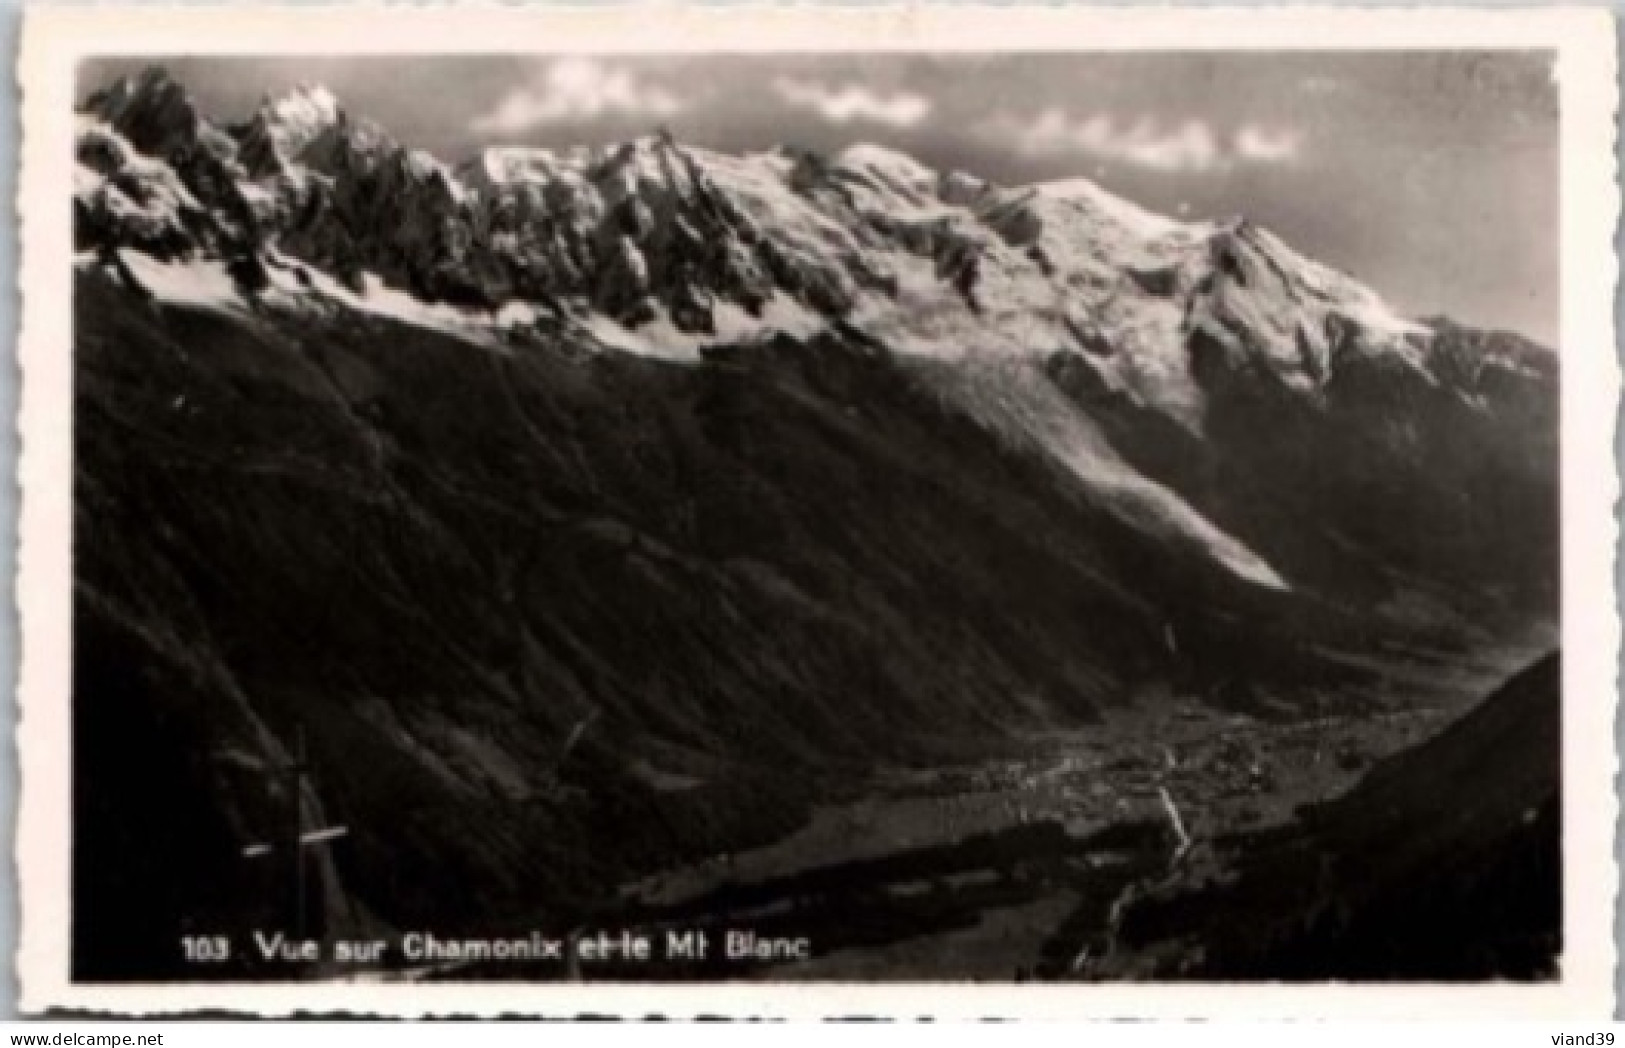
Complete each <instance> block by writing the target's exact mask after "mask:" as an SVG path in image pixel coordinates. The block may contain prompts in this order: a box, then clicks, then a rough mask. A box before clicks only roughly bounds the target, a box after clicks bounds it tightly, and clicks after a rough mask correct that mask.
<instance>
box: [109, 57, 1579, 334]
mask: <svg viewBox="0 0 1625 1048" xmlns="http://www.w3.org/2000/svg"><path fill="white" fill-rule="evenodd" d="M149 64H161V65H164V66H165V67H167V68H168V69H169V70H170V72H171V73H173V74H174V75H175V76H177V77H178V78H179V79H181V80H182V82H184V83H185V84H186V85H187V86H188V87H189V88H190V89H191V90H192V91H193V93H194V94H195V95H196V96H197V97H198V98H199V100H200V102H201V103H202V105H203V108H204V109H205V111H206V112H208V113H210V114H211V115H213V116H214V117H216V118H217V119H220V120H223V121H228V122H229V121H235V120H240V119H244V118H246V117H247V116H248V115H249V114H250V113H252V111H253V109H254V107H255V106H256V105H258V104H259V102H260V101H261V99H262V98H264V97H265V96H266V95H275V94H278V93H281V92H283V91H285V90H287V89H289V88H292V87H293V86H295V85H297V84H301V83H320V84H323V85H325V86H326V87H328V88H329V89H330V90H332V91H333V92H334V93H335V94H336V95H338V97H339V99H340V101H341V103H342V104H343V105H344V107H345V108H346V109H347V110H349V111H350V112H352V113H354V114H357V115H361V116H365V117H369V118H371V119H373V120H376V121H377V122H379V123H380V124H382V125H383V126H384V127H386V128H387V129H388V130H389V131H390V132H391V133H392V134H393V135H394V136H395V137H396V138H398V139H400V140H401V141H402V142H404V143H406V144H408V145H412V146H416V147H421V148H425V149H428V150H430V151H431V152H433V153H435V154H437V155H439V156H440V157H442V158H443V159H446V160H449V161H458V160H462V159H464V158H466V157H468V156H470V155H472V154H473V153H474V152H476V151H477V150H478V149H479V148H481V147H482V146H485V145H491V144H519V145H536V146H548V147H561V146H571V145H578V144H586V145H600V144H604V143H608V142H614V141H620V140H623V139H625V138H628V137H631V136H634V135H639V134H646V133H649V132H650V131H653V130H655V129H657V128H662V127H664V128H666V129H668V130H670V131H671V132H672V133H673V134H674V135H675V136H676V137H677V138H678V139H679V140H680V141H683V142H687V143H692V144H694V145H699V146H706V147H709V148H713V149H720V150H725V151H728V152H745V151H752V150H760V149H767V148H771V147H772V146H774V145H778V144H788V145H796V146H801V147H804V148H811V149H816V150H820V151H827V152H834V151H837V150H839V149H841V148H842V147H844V146H846V145H848V144H851V143H853V142H874V143H879V144H881V145H886V146H890V147H892V148H895V149H900V150H902V151H904V152H907V153H909V154H911V155H913V156H915V157H916V158H918V159H919V160H921V161H922V162H924V163H926V164H928V165H930V166H932V167H935V168H939V169H944V170H947V169H961V170H966V171H970V172H973V173H975V174H977V175H980V176H982V177H984V178H988V179H991V180H993V181H995V182H998V183H1001V184H1006V185H1020V184H1025V183H1029V182H1034V181H1040V180H1045V179H1054V178H1069V177H1078V176H1082V177H1086V178H1090V179H1093V180H1094V181H1096V182H1097V183H1099V184H1100V185H1101V186H1103V187H1105V188H1106V189H1109V190H1111V191H1113V192H1115V193H1118V194H1119V195H1122V196H1124V197H1127V198H1129V199H1130V200H1133V201H1135V202H1136V203H1139V204H1141V205H1143V206H1145V207H1148V208H1150V209H1151V210H1153V211H1158V212H1161V213H1164V214H1168V215H1173V216H1181V217H1188V218H1193V219H1204V218H1206V219H1224V218H1229V217H1232V216H1236V215H1246V216H1248V217H1250V218H1252V219H1254V220H1255V221H1257V222H1259V223H1261V224H1263V225H1264V226H1266V227H1268V228H1270V229H1273V230H1274V231H1276V232H1277V233H1279V234H1280V235H1281V236H1282V237H1283V238H1284V239H1286V240H1287V241H1288V242H1289V243H1291V244H1293V245H1294V246H1295V247H1297V248H1298V249H1299V250H1301V251H1303V252H1304V253H1306V254H1308V255H1311V256H1313V257H1315V258H1318V259H1320V260H1321V261H1324V262H1327V263H1329V264H1331V265H1334V266H1336V267H1337V268H1339V269H1342V270H1344V271H1345V272H1348V273H1350V274H1352V275H1354V276H1355V277H1357V278H1359V279H1360V280H1362V281H1364V282H1365V283H1367V284H1368V285H1370V286H1372V287H1374V288H1375V289H1376V290H1377V291H1378V292H1379V293H1381V294H1382V295H1383V297H1384V298H1385V299H1387V300H1388V301H1389V302H1390V303H1392V304H1393V305H1394V306H1395V307H1396V308H1397V309H1399V310H1400V311H1401V312H1404V313H1407V314H1410V315H1416V316H1422V315H1432V314H1438V313H1444V314H1448V315H1450V316H1452V317H1453V318H1455V319H1457V320H1459V321H1462V322H1464V323H1469V324H1474V325H1478V326H1484V327H1496V328H1506V329H1509V330H1513V331H1518V332H1520V333H1522V334H1525V335H1528V336H1530V337H1532V338H1536V339H1538V340H1540V341H1542V342H1545V343H1547V344H1549V345H1553V346H1555V345H1556V344H1557V336H1558V297H1559V296H1558V286H1559V285H1558V258H1559V243H1558V156H1559V138H1558V131H1559V120H1558V85H1557V83H1556V79H1555V75H1554V68H1553V57H1552V55H1551V54H1550V53H1546V52H1533V51H1531V52H1510V51H1500V52H1461V51H1456V52H1448V53H1445V52H1316V53H1308V52H1299V53H1291V52H1271V53H1268V54H1265V53H1262V52H1243V51H1226V52H1210V53H1201V52H1177V53H1173V52H1161V53H1159V52H1140V53H1123V52H1116V53H1044V54H1030V53H1029V54H1019V55H1016V54H929V53H921V54H808V55H738V54H730V55H659V56H655V55H605V56H583V55H571V56H547V55H536V56H531V55H500V56H495V55H493V56H466V55H465V56H423V55H412V56H376V57H374V56H369V57H332V56H320V57H313V56H276V57H269V58H257V57H240V56H233V57H198V56H186V57H175V58H158V59H154V58H150V57H144V58H141V59H120V58H107V59H96V60H92V61H89V62H87V63H86V64H85V66H84V67H83V68H82V69H81V70H80V88H81V95H85V94H88V93H89V92H90V91H91V90H93V89H94V88H96V87H98V86H101V85H103V84H105V83H107V82H108V81H110V80H111V79H113V78H114V77H115V76H117V75H119V74H121V73H125V72H133V71H136V70H138V69H140V68H141V67H143V66H145V65H149Z"/></svg>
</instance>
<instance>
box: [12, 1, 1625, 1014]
mask: <svg viewBox="0 0 1625 1048" xmlns="http://www.w3.org/2000/svg"><path fill="white" fill-rule="evenodd" d="M1458 2H1459V0H1458ZM23 6H24V4H23V2H22V0H0V53H4V54H5V55H6V56H7V57H6V62H7V70H8V75H7V77H6V86H5V88H4V90H0V154H3V161H0V200H4V201H5V207H6V220H5V221H4V222H0V287H3V288H4V289H5V291H4V293H0V331H3V332H5V333H6V337H7V338H8V339H11V340H14V339H15V337H16V329H17V317H18V311H17V306H18V297H17V290H16V280H17V271H16V265H17V228H16V178H17V157H18V149H17V145H18V142H19V130H20V129H19V123H18V105H17V103H18V88H17V83H16V51H17V43H18V38H19V28H20V24H21V12H22V8H23ZM832 6H836V5H832ZM839 6H864V5H862V4H842V5H839ZM1320 6H1331V5H1329V4H1321V5H1320ZM1363 6H1373V7H1382V6H1391V7H1400V6H1405V5H1403V4H1398V3H1392V4H1389V3H1383V4H1368V5H1363ZM1468 6H1476V7H1485V8H1490V7H1516V6H1531V5H1529V4H1524V5H1519V4H1515V3H1486V2H1482V0H1481V2H1478V3H1474V4H1470V5H1468ZM1591 6H1596V7H1606V8H1609V9H1611V10H1613V11H1614V12H1615V15H1616V18H1618V17H1619V16H1620V15H1622V14H1625V0H1612V2H1611V3H1606V4H1593V5H1591ZM1615 38H1616V47H1618V46H1621V45H1622V44H1625V32H1622V31H1621V29H1620V26H1619V25H1617V24H1616V27H1615ZM1616 149H1617V150H1618V156H1619V157H1620V158H1622V159H1625V149H1621V148H1620V143H1619V139H1618V138H1616ZM1622 242H1625V241H1622V238H1621V237H1620V236H1619V231H1618V230H1616V232H1615V245H1616V251H1618V250H1619V249H1620V245H1621V243H1622ZM1616 294H1617V292H1616ZM1622 307H1625V299H1621V298H1616V302H1615V313H1616V317H1617V318H1619V320H1620V322H1621V325H1622V326H1625V308H1622ZM1531 333H1534V332H1531ZM1536 334H1538V333H1536ZM13 344H14V341H13ZM1616 348H1617V347H1616ZM17 392H18V373H17V367H16V358H15V354H11V355H10V356H9V358H8V362H7V364H6V365H5V366H4V367H3V368H0V419H4V420H7V422H6V423H5V424H4V425H0V493H3V495H0V499H3V502H4V506H3V507H0V578H3V579H5V580H6V587H7V589H6V592H7V593H8V594H9V593H10V592H11V586H12V585H13V582H14V579H15V571H16V543H17V518H16V511H17V492H18V489H17V474H16V465H17V433H16V429H15V425H14V423H12V422H11V421H10V420H14V419H15V418H16V412H17ZM1622 446H1625V442H1621V441H1620V440H1619V437H1618V434H1617V431H1616V445H1615V450H1616V456H1617V455H1618V454H1619V452H1620V449H1621V447H1622ZM1615 575H1616V580H1620V581H1621V582H1622V583H1625V572H1622V571H1621V570H1620V565H1619V559H1618V557H1617V556H1616V563H1615ZM18 651H19V644H18V621H17V609H16V605H15V602H14V601H13V600H11V599H9V598H8V599H5V600H3V601H0V690H3V691H4V693H5V694H8V695H15V691H16V672H17V656H18ZM15 726H16V707H15V702H14V701H9V702H0V739H4V740H6V741H5V744H4V745H0V840H3V841H5V842H7V844H6V848H7V851H8V859H7V861H5V862H0V896H3V898H4V905H0V970H3V973H4V977H3V978H0V1018H6V1019H10V1018H16V1017H17V1012H16V1002H17V979H16V971H15V954H16V948H17V930H18V922H19V917H20V912H19V908H18V903H17V892H16V884H17V880H16V868H15V865H14V863H13V862H12V861H10V858H9V851H10V847H11V845H10V842H11V841H12V840H13V839H14V832H15V822H16V800H17V796H18V779H17V761H16V751H15V744H14V738H15ZM1621 742H1625V734H1622V733H1621V731H1620V725H1616V746H1618V745H1619V744H1620V743H1621ZM1616 789H1617V784H1616ZM1621 825H1625V822H1622V823H1621ZM1619 837H1620V833H1619V830H1618V828H1616V835H1615V838H1616V839H1615V850H1616V857H1619V856H1620V854H1621V853H1620V850H1619ZM1615 920H1616V924H1615V941H1616V942H1625V919H1621V917H1620V916H1619V915H1618V914H1616V918H1615ZM1621 997H1625V978H1622V977H1621V974H1620V972H1618V971H1616V973H1615V1015H1616V1018H1625V1009H1621V1008H1620V1004H1619V1001H1620V998H1621Z"/></svg>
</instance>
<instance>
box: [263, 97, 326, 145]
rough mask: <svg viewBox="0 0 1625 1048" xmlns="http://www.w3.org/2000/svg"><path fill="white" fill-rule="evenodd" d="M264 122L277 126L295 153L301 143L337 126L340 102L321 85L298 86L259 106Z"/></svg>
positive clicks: (268, 99)
mask: <svg viewBox="0 0 1625 1048" xmlns="http://www.w3.org/2000/svg"><path fill="white" fill-rule="evenodd" d="M260 112H261V113H263V114H264V115H265V119H266V122H267V123H268V124H270V125H271V126H274V127H276V128H277V129H278V130H279V131H280V132H281V134H282V136H283V139H284V141H286V142H288V143H289V144H290V146H291V148H292V150H293V151H295V152H297V151H298V150H299V149H300V148H303V146H304V144H305V143H307V142H309V141H310V140H311V139H313V138H315V137H316V136H317V135H319V134H321V133H322V132H323V131H325V130H326V129H327V128H329V127H331V126H333V125H334V124H336V123H338V119H339V112H340V109H339V100H338V99H337V98H336V97H334V95H333V92H331V91H329V90H328V89H327V88H325V87H323V86H322V85H320V84H300V85H298V86H296V87H294V88H293V89H292V90H291V91H289V92H287V93H286V94H284V95H282V96H280V97H278V98H267V99H266V100H265V101H264V102H263V103H262V104H261V106H260Z"/></svg>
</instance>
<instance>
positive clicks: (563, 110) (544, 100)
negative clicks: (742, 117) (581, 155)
mask: <svg viewBox="0 0 1625 1048" xmlns="http://www.w3.org/2000/svg"><path fill="white" fill-rule="evenodd" d="M683 108H684V103H683V100H682V99H680V98H679V97H677V95H675V94H673V93H672V92H671V91H669V90H667V89H666V88H664V87H662V86H660V85H658V84H649V83H646V82H644V81H642V80H640V79H639V78H638V77H637V76H636V75H635V74H634V73H632V71H631V70H628V69H622V68H617V67H615V66H612V65H608V64H605V63H603V62H600V61H597V60H596V59H592V58H560V59H555V60H553V61H551V62H549V63H548V65H547V68H546V69H544V70H542V72H541V73H540V75H538V76H537V77H536V78H535V79H534V80H532V81H531V82H530V83H528V84H524V85H521V86H519V87H516V88H514V89H513V90H511V91H509V92H508V93H507V94H506V95H505V96H503V98H502V100H501V101H500V102H498V103H497V104H496V107H495V108H494V109H492V110H491V111H490V112H488V113H485V114H483V115H481V116H478V117H476V118H475V119H474V121H473V123H472V124H471V125H470V126H471V127H472V128H473V130H474V131H476V132H478V133H480V134H516V133H518V132H521V131H529V130H531V129H533V128H537V127H543V126H545V125H547V124H557V123H560V122H563V121H568V120H592V119H594V118H597V117H602V116H611V115H614V116H630V117H646V118H653V119H665V118H668V117H671V116H675V115H676V114H677V113H679V112H681V111H682V110H683Z"/></svg>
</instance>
